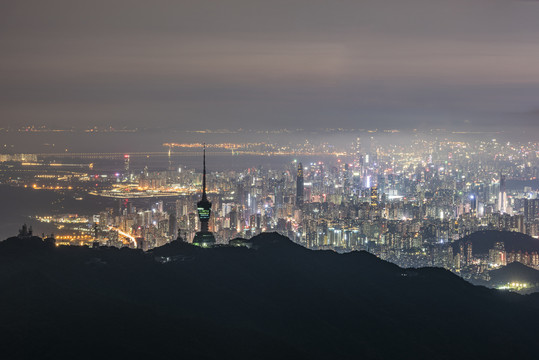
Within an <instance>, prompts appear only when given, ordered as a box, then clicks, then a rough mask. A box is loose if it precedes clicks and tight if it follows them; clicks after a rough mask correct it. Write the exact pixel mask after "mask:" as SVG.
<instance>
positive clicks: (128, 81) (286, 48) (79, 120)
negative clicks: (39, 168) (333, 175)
mask: <svg viewBox="0 0 539 360" xmlns="http://www.w3.org/2000/svg"><path fill="white" fill-rule="evenodd" d="M0 14H1V15H0V34H1V35H0V47H1V49H2V55H1V56H0V119H1V121H2V124H3V125H8V124H13V125H16V124H29V123H35V124H42V123H47V124H54V125H68V124H75V125H76V124H86V123H92V124H93V123H95V124H112V125H121V126H124V125H131V126H149V125H159V126H178V127H185V128H199V127H200V126H201V124H204V126H206V127H219V128H223V127H238V126H241V127H256V128H267V127H281V126H291V127H308V126H314V127H324V126H327V125H328V124H329V125H331V126H343V127H371V126H372V127H381V126H384V127H403V128H414V127H418V126H427V127H439V126H447V127H450V126H466V127H479V128H481V127H485V126H493V125H496V126H505V125H504V124H507V123H508V122H510V123H511V126H514V125H515V124H521V125H522V126H528V127H532V128H533V129H536V126H537V124H536V123H534V122H533V121H530V120H529V119H530V118H529V117H526V116H518V115H517V114H524V113H528V112H532V111H533V109H536V108H537V107H538V106H539V105H538V104H537V101H538V100H537V99H539V67H538V66H537V64H539V46H538V45H539V21H537V19H538V18H539V4H538V3H537V2H525V1H524V2H523V1H506V0H503V1H502V0H452V1H438V0H428V1H427V0H386V1H380V0H377V1H358V0H354V1H344V0H333V1H329V0H328V1H316V0H298V1H293V0H287V1H276V0H274V1H254V0H245V1H240V0H236V1H234V0H223V1H204V0H198V1H164V0H162V1H133V0H130V1H110V0H109V1H103V0H94V1H91V2H88V1H73V0H71V1H46V2H45V1H16V2H3V3H2V4H1V5H0Z"/></svg>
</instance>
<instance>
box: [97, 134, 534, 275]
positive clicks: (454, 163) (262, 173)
mask: <svg viewBox="0 0 539 360" xmlns="http://www.w3.org/2000/svg"><path fill="white" fill-rule="evenodd" d="M311 146H313V145H311ZM538 151H539V147H538V144H537V143H523V144H511V143H506V142H499V141H497V140H488V141H487V140H470V141H450V140H424V139H419V138H416V139H415V140H413V141H412V142H411V143H408V144H398V143H391V142H390V143H387V144H382V143H381V142H378V141H377V140H376V139H374V138H369V139H367V141H365V144H362V143H361V142H360V139H359V138H358V139H357V140H356V141H355V142H354V143H353V144H350V145H349V146H348V148H347V149H346V151H344V152H343V155H339V156H321V157H320V158H318V159H317V156H316V155H313V156H310V157H307V156H303V155H302V156H301V157H299V158H298V159H297V160H294V161H290V162H288V164H287V165H285V166H282V167H278V166H277V167H273V168H267V167H266V168H265V167H262V166H254V167H252V166H251V167H248V168H245V169H243V170H241V169H240V170H229V171H211V169H209V170H210V171H209V172H208V173H206V167H205V166H204V169H203V172H202V174H200V173H199V172H196V171H194V170H192V169H191V170H190V169H186V168H182V171H177V168H178V167H177V166H176V167H175V166H174V164H172V163H171V158H170V154H169V164H168V169H164V170H163V171H155V170H154V171H148V169H144V170H142V171H140V170H136V169H133V168H132V166H131V164H130V159H129V156H126V157H125V158H124V162H123V173H122V174H121V176H120V177H119V178H118V177H115V178H113V180H114V181H115V182H116V183H125V184H126V185H129V184H133V186H135V187H137V186H138V188H144V189H151V190H152V191H153V190H155V191H159V189H168V190H170V189H179V188H181V189H186V191H183V192H181V194H178V195H177V196H176V197H174V198H171V197H168V198H165V199H163V200H162V201H159V202H157V203H156V205H152V206H151V207H150V208H149V209H148V208H147V207H148V206H140V205H139V206H138V208H136V206H135V204H134V203H133V202H131V201H127V202H126V203H125V204H124V205H122V206H120V207H119V208H118V209H113V210H109V211H104V212H102V213H100V214H99V216H97V217H96V219H95V222H96V223H97V224H98V226H99V236H100V238H101V239H102V241H108V242H109V243H110V244H114V243H115V244H117V245H120V244H122V243H130V242H131V243H133V244H134V245H136V244H138V245H140V246H141V247H143V248H151V247H154V246H159V245H162V244H164V243H166V242H168V241H171V240H172V239H176V238H177V237H178V233H179V234H180V236H181V238H182V239H184V240H185V241H189V242H195V243H197V244H202V245H211V244H213V243H217V244H226V243H228V241H229V240H231V239H234V238H249V237H252V236H254V235H256V234H259V233H261V232H267V231H276V232H279V233H281V234H283V235H286V236H288V237H289V238H290V239H292V240H293V241H295V242H297V243H299V244H302V245H304V246H306V247H308V248H312V249H333V250H336V251H343V252H344V251H352V250H368V251H370V252H373V253H375V254H377V255H378V256H380V257H382V258H384V259H387V260H390V261H393V262H395V263H398V264H399V265H403V266H425V265H435V266H443V267H446V268H449V269H452V270H455V271H461V272H466V271H467V269H473V271H474V272H477V269H478V268H480V269H482V268H488V267H489V266H490V265H501V264H503V263H504V262H505V263H507V261H509V260H510V258H511V256H513V255H511V254H508V253H504V255H503V257H496V256H497V255H496V256H494V255H493V257H490V255H489V254H486V256H485V257H484V258H482V259H479V258H478V257H477V256H476V257H474V255H473V253H472V252H468V250H467V247H466V246H465V247H464V248H462V249H461V248H458V247H457V248H456V249H454V248H453V247H452V246H451V244H452V243H453V242H454V241H456V240H458V239H461V238H463V237H465V236H466V235H469V234H472V233H474V232H476V231H479V230H488V229H491V230H507V231H516V232H521V233H525V234H528V235H530V236H533V237H538V236H539V196H538V186H537V181H538V180H537V179H538V175H539V158H538ZM204 159H205V155H204ZM232 160H234V161H238V160H240V161H241V158H238V157H232ZM225 161H226V160H225ZM236 168H237V167H236ZM174 169H176V170H174ZM187 190H189V191H187ZM197 190H198V193H197V192H196V191H197ZM122 233H123V234H126V235H122ZM492 250H493V251H495V250H497V249H495V248H494V249H492ZM523 254H524V253H523ZM523 254H521V255H516V254H515V255H514V256H513V257H512V258H515V259H520V260H517V261H521V260H522V259H524V260H522V261H523V262H526V263H529V264H530V265H534V264H535V262H536V261H535V260H533V259H535V258H536V255H535V254H533V253H530V254H527V255H523ZM519 256H520V257H519ZM493 259H494V260H493ZM470 271H471V270H470Z"/></svg>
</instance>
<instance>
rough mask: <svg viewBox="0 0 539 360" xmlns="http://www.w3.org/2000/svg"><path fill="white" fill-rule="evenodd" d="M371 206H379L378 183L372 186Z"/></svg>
mask: <svg viewBox="0 0 539 360" xmlns="http://www.w3.org/2000/svg"><path fill="white" fill-rule="evenodd" d="M371 206H372V207H377V206H378V187H377V186H376V185H375V186H373V187H371Z"/></svg>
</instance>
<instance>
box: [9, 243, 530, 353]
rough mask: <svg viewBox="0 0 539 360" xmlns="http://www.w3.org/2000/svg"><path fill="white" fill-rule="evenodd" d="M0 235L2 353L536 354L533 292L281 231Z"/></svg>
mask: <svg viewBox="0 0 539 360" xmlns="http://www.w3.org/2000/svg"><path fill="white" fill-rule="evenodd" d="M38 239H39V238H34V239H18V238H12V239H8V240H6V241H4V242H2V243H0V286H1V288H2V289H3V296H1V297H0V308H1V309H2V311H1V315H2V321H1V322H0V336H1V338H2V339H3V340H4V341H3V342H4V344H9V346H7V347H6V348H7V351H5V352H4V353H5V355H6V356H5V357H4V358H32V359H33V358H40V359H48V358H51V359H52V358H54V359H58V358H78V359H80V358H97V357H100V358H113V357H116V358H118V357H119V358H142V357H146V358H197V359H215V358H220V359H227V358H245V359H247V358H248V359H266V358H268V359H269V358H272V359H274V358H296V359H303V358H305V359H327V358H338V359H347V358H365V359H383V358H399V359H402V358H414V359H427V358H429V359H430V358H437V359H452V358H455V357H461V358H462V357H465V358H471V357H481V358H483V357H487V356H488V357H490V358H504V357H505V358H507V357H516V356H523V357H532V356H533V355H532V354H535V348H534V344H535V336H534V334H535V332H534V331H531V330H530V329H531V326H532V323H534V321H533V320H534V319H538V315H539V297H537V296H520V295H516V294H512V293H501V292H498V291H495V290H490V289H487V288H483V287H476V286H473V285H471V284H469V283H467V282H466V281H464V280H462V279H460V278H459V277H457V276H455V275H453V274H451V273H450V272H448V271H445V270H443V269H434V268H425V269H401V268H399V267H398V266H396V265H393V264H390V263H387V262H385V261H382V260H380V259H378V258H376V257H375V256H373V255H371V254H369V253H366V252H353V253H348V254H337V253H334V252H332V251H310V250H307V249H305V248H302V247H301V246H299V245H296V244H294V243H292V242H291V241H290V240H288V239H287V238H285V237H282V236H280V235H278V234H263V235H259V236H257V237H254V238H253V239H251V240H249V244H250V246H252V248H251V249H248V248H245V247H216V248H210V249H202V248H198V247H194V246H191V245H190V244H186V243H180V242H173V243H170V244H168V245H165V246H163V247H161V248H158V249H155V250H153V251H150V252H147V253H143V252H142V251H139V250H131V249H115V248H99V249H90V248H85V247H54V246H51V245H50V244H47V243H45V242H43V241H40V240H38Z"/></svg>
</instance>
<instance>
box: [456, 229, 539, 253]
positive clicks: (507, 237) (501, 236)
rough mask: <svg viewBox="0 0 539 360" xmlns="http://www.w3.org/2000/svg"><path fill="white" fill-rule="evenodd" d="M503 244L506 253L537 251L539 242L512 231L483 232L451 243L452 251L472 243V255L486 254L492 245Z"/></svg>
mask: <svg viewBox="0 0 539 360" xmlns="http://www.w3.org/2000/svg"><path fill="white" fill-rule="evenodd" d="M497 242H503V243H504V246H505V250H506V251H507V252H513V251H519V250H520V251H523V252H524V251H528V252H532V251H539V240H538V239H535V238H532V237H531V236H529V235H526V234H523V233H519V232H514V231H496V230H484V231H477V232H474V233H473V234H470V235H468V236H465V237H463V238H462V239H460V240H457V241H455V242H453V243H452V246H453V250H454V251H455V252H458V251H459V247H460V244H466V243H472V252H473V254H474V255H479V254H488V251H489V250H490V249H493V248H494V244H495V243H497Z"/></svg>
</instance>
